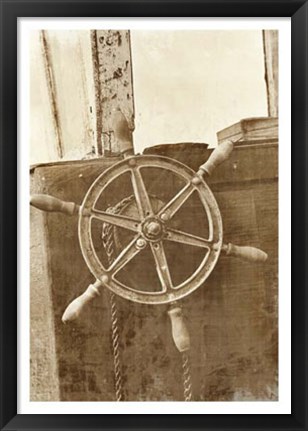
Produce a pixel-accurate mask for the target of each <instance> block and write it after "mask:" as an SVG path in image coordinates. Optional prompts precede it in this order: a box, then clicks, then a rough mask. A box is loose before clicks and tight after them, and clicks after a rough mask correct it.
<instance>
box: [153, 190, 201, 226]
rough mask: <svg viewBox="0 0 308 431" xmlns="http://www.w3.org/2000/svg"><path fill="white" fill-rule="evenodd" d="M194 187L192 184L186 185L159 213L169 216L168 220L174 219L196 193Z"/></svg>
mask: <svg viewBox="0 0 308 431" xmlns="http://www.w3.org/2000/svg"><path fill="white" fill-rule="evenodd" d="M194 190H195V189H194V186H193V185H192V184H191V183H188V184H186V185H185V186H184V187H183V188H182V189H181V190H180V191H179V192H178V193H177V194H176V195H175V196H174V197H173V198H172V199H171V200H170V201H169V202H168V203H167V204H166V205H165V206H164V207H163V208H162V209H161V210H160V211H159V213H158V215H161V214H167V215H168V218H169V219H170V218H172V217H173V216H174V214H175V213H176V212H177V211H178V210H179V209H180V208H181V206H182V205H183V204H184V203H185V202H186V201H187V199H188V198H189V196H190V195H191V194H192V193H193V192H194Z"/></svg>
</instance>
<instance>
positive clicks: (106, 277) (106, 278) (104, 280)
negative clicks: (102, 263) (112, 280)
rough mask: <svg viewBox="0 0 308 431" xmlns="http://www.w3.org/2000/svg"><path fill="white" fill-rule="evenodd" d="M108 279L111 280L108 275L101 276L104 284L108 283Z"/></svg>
mask: <svg viewBox="0 0 308 431" xmlns="http://www.w3.org/2000/svg"><path fill="white" fill-rule="evenodd" d="M108 281H109V277H108V275H106V274H105V275H103V276H102V277H101V282H102V283H103V284H107V283H108Z"/></svg>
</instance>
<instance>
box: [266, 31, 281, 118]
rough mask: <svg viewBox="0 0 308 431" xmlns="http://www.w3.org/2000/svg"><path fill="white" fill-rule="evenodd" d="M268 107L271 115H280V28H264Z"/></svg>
mask: <svg viewBox="0 0 308 431" xmlns="http://www.w3.org/2000/svg"><path fill="white" fill-rule="evenodd" d="M262 34H263V50H264V65H265V81H266V87H267V107H268V115H269V116H270V117H277V116H278V92H279V89H278V81H279V78H278V68H279V63H278V61H279V60H278V30H263V31H262Z"/></svg>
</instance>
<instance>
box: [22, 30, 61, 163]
mask: <svg viewBox="0 0 308 431" xmlns="http://www.w3.org/2000/svg"><path fill="white" fill-rule="evenodd" d="M30 44H31V49H30V88H29V89H30V94H29V96H30V118H29V120H30V125H29V126H30V163H39V162H50V161H56V160H58V159H59V154H58V150H57V142H58V136H57V131H56V129H55V124H54V115H53V110H52V106H51V103H50V97H49V86H48V82H47V74H46V69H45V67H46V63H45V61H44V51H43V45H42V38H41V33H40V32H39V31H32V32H31V34H30Z"/></svg>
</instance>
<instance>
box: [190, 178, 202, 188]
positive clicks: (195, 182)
mask: <svg viewBox="0 0 308 431" xmlns="http://www.w3.org/2000/svg"><path fill="white" fill-rule="evenodd" d="M191 182H192V183H193V184H194V185H195V186H196V185H198V184H200V183H201V178H200V177H199V176H195V177H194V178H193V179H192V180H191Z"/></svg>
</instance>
